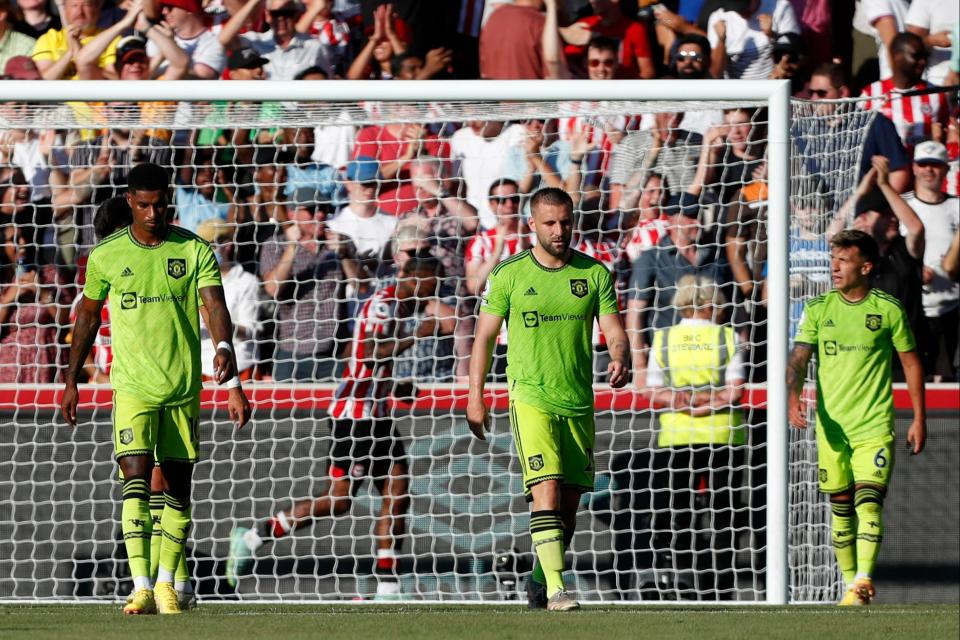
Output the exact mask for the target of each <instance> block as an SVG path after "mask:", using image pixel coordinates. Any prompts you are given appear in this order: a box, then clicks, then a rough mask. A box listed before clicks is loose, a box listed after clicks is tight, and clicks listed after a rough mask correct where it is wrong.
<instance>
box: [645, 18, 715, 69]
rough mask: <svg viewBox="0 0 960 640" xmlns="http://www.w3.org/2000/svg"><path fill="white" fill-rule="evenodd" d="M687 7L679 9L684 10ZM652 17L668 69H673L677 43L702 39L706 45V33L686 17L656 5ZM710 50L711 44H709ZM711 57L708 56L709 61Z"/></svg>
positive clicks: (664, 62)
mask: <svg viewBox="0 0 960 640" xmlns="http://www.w3.org/2000/svg"><path fill="white" fill-rule="evenodd" d="M684 8H685V7H678V9H680V10H683V9H684ZM650 12H651V14H650V17H651V18H652V19H653V23H654V31H655V33H656V34H657V42H658V43H659V45H660V48H661V49H663V54H664V58H663V64H664V66H666V67H668V68H669V67H672V66H673V65H674V60H675V57H676V52H677V43H678V42H680V41H682V40H684V39H686V38H700V39H702V40H703V41H704V42H705V43H706V41H707V39H706V31H704V30H703V29H701V28H700V27H698V26H697V25H696V24H694V23H691V22H689V21H688V20H687V19H686V18H685V17H684V16H682V15H680V14H677V13H674V12H673V11H671V10H670V9H668V8H667V7H666V6H665V5H663V4H655V5H653V6H652V7H650ZM707 47H708V48H709V43H707ZM709 58H710V56H709V55H708V56H707V59H708V60H709Z"/></svg>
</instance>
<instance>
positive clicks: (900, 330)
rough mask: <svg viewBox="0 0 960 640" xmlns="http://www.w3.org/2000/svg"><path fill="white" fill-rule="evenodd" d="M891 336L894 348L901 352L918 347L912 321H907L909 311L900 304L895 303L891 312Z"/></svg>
mask: <svg viewBox="0 0 960 640" xmlns="http://www.w3.org/2000/svg"><path fill="white" fill-rule="evenodd" d="M890 338H891V340H892V342H893V348H894V349H896V350H897V351H898V352H900V353H904V352H906V351H913V350H914V349H916V348H917V342H916V340H915V339H914V337H913V331H911V330H910V323H909V322H908V321H907V313H906V311H904V310H903V307H901V306H900V305H895V306H894V307H893V311H892V312H891V314H890Z"/></svg>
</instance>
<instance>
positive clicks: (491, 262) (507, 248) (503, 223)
mask: <svg viewBox="0 0 960 640" xmlns="http://www.w3.org/2000/svg"><path fill="white" fill-rule="evenodd" d="M488 199H489V201H490V208H491V209H492V210H493V211H494V212H495V213H494V215H495V216H496V220H497V224H496V226H494V227H492V228H489V229H485V230H483V231H480V232H478V233H477V235H476V236H474V238H473V239H472V240H470V242H469V244H467V253H466V288H467V293H468V294H469V297H464V298H463V299H462V300H461V304H462V305H463V310H462V311H461V313H460V316H461V317H462V318H464V319H465V320H466V321H464V322H461V323H460V326H458V327H457V336H458V338H459V340H458V343H457V357H458V368H457V374H458V375H459V376H461V377H466V375H467V368H468V365H469V363H468V360H469V355H470V348H471V345H472V336H473V323H474V322H475V321H476V302H477V299H478V296H479V295H480V293H481V292H482V291H483V288H484V287H485V286H486V284H487V277H488V276H489V275H490V272H491V271H493V269H494V267H496V266H497V265H498V264H500V262H501V261H503V260H506V259H507V258H509V257H511V256H515V255H517V254H518V253H520V252H521V251H524V250H525V249H527V248H529V246H530V244H529V239H528V237H527V236H528V235H529V234H528V232H527V230H526V227H525V225H524V224H523V223H522V221H521V219H520V188H519V185H517V182H516V181H515V180H511V179H510V178H500V179H499V180H496V181H494V183H493V184H492V185H491V186H490V190H489V195H488ZM468 336H469V337H468ZM506 342H507V334H506V331H505V328H504V329H501V331H500V335H499V337H498V338H497V349H496V351H495V352H494V359H493V363H494V364H493V366H492V367H491V369H490V371H491V373H492V374H493V375H494V376H495V377H498V378H503V376H504V374H505V372H506V370H505V367H506Z"/></svg>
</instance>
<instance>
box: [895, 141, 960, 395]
mask: <svg viewBox="0 0 960 640" xmlns="http://www.w3.org/2000/svg"><path fill="white" fill-rule="evenodd" d="M913 174H914V176H915V185H916V188H915V190H914V193H913V194H911V195H908V196H906V197H904V201H905V202H906V203H907V204H908V205H909V206H910V208H911V209H913V211H914V212H915V213H916V214H917V217H918V218H920V221H921V222H922V223H923V228H924V240H925V242H924V251H923V313H924V316H925V317H926V327H925V328H926V331H925V334H926V335H927V336H928V338H929V340H928V343H929V347H930V348H929V350H928V352H927V356H928V357H927V358H926V361H925V362H924V365H923V370H924V371H925V372H926V373H927V375H928V376H932V381H933V382H954V381H956V379H957V378H956V371H955V370H954V368H953V363H954V358H955V357H956V353H957V337H958V331H960V319H958V315H960V310H958V307H960V286H958V285H957V284H956V283H955V282H952V281H951V280H950V278H949V277H948V276H947V273H946V272H945V271H944V269H943V266H942V265H943V258H944V256H945V255H946V254H947V251H948V250H949V249H950V242H951V241H952V239H953V237H954V236H955V235H956V233H957V229H960V200H958V199H957V198H956V197H954V196H948V195H947V194H945V193H944V192H943V191H942V189H941V185H942V184H943V178H944V177H945V176H946V175H947V149H946V147H944V146H943V145H942V144H940V143H939V142H933V141H931V140H928V141H926V142H921V143H920V144H918V145H917V148H916V150H915V152H914V156H913Z"/></svg>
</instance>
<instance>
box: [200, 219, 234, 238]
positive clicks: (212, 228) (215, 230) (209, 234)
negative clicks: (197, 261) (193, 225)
mask: <svg viewBox="0 0 960 640" xmlns="http://www.w3.org/2000/svg"><path fill="white" fill-rule="evenodd" d="M235 231H236V225H233V224H230V223H228V222H224V221H223V220H218V219H216V218H207V219H206V220H204V221H203V222H201V223H200V224H199V225H197V235H198V236H200V237H201V238H203V239H204V240H206V241H207V242H221V241H223V240H233V234H234V232H235Z"/></svg>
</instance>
